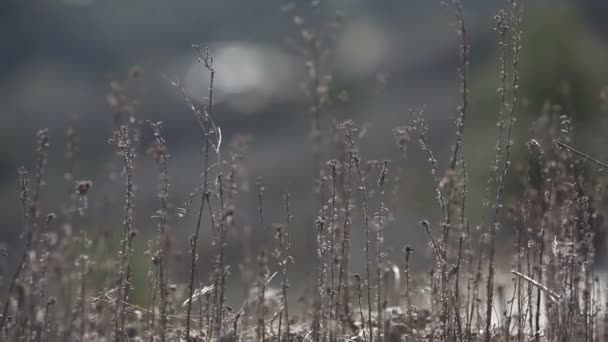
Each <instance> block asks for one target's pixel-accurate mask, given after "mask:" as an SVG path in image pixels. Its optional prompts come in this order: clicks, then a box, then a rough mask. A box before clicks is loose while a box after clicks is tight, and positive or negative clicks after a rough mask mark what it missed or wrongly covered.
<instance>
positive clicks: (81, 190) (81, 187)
mask: <svg viewBox="0 0 608 342" xmlns="http://www.w3.org/2000/svg"><path fill="white" fill-rule="evenodd" d="M91 186H93V182H91V181H90V180H79V181H77V182H76V191H77V192H78V195H80V196H85V195H86V194H87V193H88V192H89V189H91Z"/></svg>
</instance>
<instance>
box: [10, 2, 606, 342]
mask: <svg viewBox="0 0 608 342" xmlns="http://www.w3.org/2000/svg"><path fill="white" fill-rule="evenodd" d="M446 6H447V7H448V8H449V10H450V11H452V12H453V13H454V14H455V19H456V20H455V22H456V23H457V32H458V37H459V39H460V68H459V75H460V95H461V97H460V102H461V103H460V105H459V107H458V108H457V110H456V112H455V115H454V118H453V119H454V120H455V127H456V131H455V142H454V145H453V150H452V153H451V155H450V159H449V160H447V161H445V164H446V165H448V167H447V168H445V169H444V168H442V167H441V165H442V164H443V163H442V162H440V161H439V160H437V159H436V157H435V153H434V152H433V149H432V147H431V145H432V144H431V142H429V141H428V139H427V137H428V134H427V131H428V129H429V127H428V125H427V122H426V120H425V116H424V111H423V110H422V109H419V110H412V111H411V112H410V116H409V117H410V118H411V120H409V122H406V123H405V124H404V125H403V126H400V127H396V128H395V129H394V132H393V134H394V138H395V141H396V143H397V146H396V148H398V149H399V150H400V151H401V152H402V153H403V154H404V155H405V154H406V153H407V150H408V148H409V147H408V145H410V144H411V143H412V140H413V142H417V143H418V145H419V147H420V148H421V149H422V150H423V151H424V153H425V155H426V159H427V160H428V168H429V170H430V172H431V173H432V176H433V178H434V182H435V189H434V191H435V193H436V198H437V201H438V204H439V206H438V208H439V211H440V212H439V215H438V216H439V219H438V220H437V221H436V222H430V221H428V220H424V219H423V220H421V221H420V228H419V229H420V233H421V234H426V235H427V236H428V241H429V246H428V248H430V249H431V250H432V261H430V262H429V265H430V267H429V273H428V274H416V273H413V272H412V271H411V265H410V263H411V261H412V259H414V258H417V251H416V249H415V248H412V247H410V246H407V241H404V242H403V258H401V259H400V260H388V258H387V257H386V253H385V251H384V248H385V247H384V237H383V231H384V228H385V226H386V224H387V222H388V221H389V220H391V214H390V213H391V210H396V209H397V208H394V207H393V208H391V205H395V204H396V203H399V202H395V201H392V200H391V201H389V200H388V198H387V197H388V196H387V195H388V193H391V194H392V193H393V192H392V190H391V189H393V188H395V187H396V186H397V185H396V184H395V182H399V179H398V177H395V176H393V175H391V170H390V169H391V167H392V165H393V164H397V163H406V162H407V161H406V160H405V159H403V160H402V161H392V162H390V163H389V161H374V160H366V159H365V158H364V156H363V155H362V154H361V153H360V152H359V151H360V150H359V131H358V128H357V126H356V125H355V124H354V123H353V122H351V121H346V122H342V123H338V122H336V120H334V119H333V118H332V116H331V112H332V111H331V106H332V101H331V95H330V93H331V92H330V88H331V77H330V74H329V73H328V72H329V71H328V70H325V63H324V60H325V56H326V50H327V47H328V45H329V44H328V41H327V39H326V38H327V36H329V35H331V31H332V30H334V29H335V28H336V26H337V25H338V24H339V20H337V21H333V20H332V21H331V22H330V23H329V24H327V25H308V24H307V23H306V21H305V19H304V18H303V16H301V15H300V14H299V10H298V8H297V7H296V5H295V3H291V2H286V3H284V4H282V7H281V8H282V10H283V12H284V13H285V15H287V16H288V17H289V18H290V19H291V20H292V22H293V24H294V27H295V28H296V32H297V35H296V39H294V42H295V45H296V46H298V48H299V50H301V51H302V53H303V55H304V56H305V59H306V65H305V67H306V70H307V75H308V79H307V81H306V85H307V87H306V96H308V98H309V104H310V112H311V118H312V134H311V136H312V143H311V144H312V152H311V153H314V154H315V169H316V172H315V173H316V177H315V178H316V182H315V183H314V184H313V183H311V187H313V188H314V190H315V191H314V195H313V196H314V201H315V203H317V208H318V215H317V217H316V218H315V219H311V222H310V229H311V234H315V236H316V251H314V254H313V251H311V255H314V256H315V257H316V260H315V265H316V274H314V279H310V282H309V283H310V284H311V286H312V284H314V287H316V288H315V291H314V296H312V297H311V298H309V299H307V300H305V301H304V302H303V303H300V305H298V308H297V309H295V308H292V307H290V306H289V305H290V304H292V303H294V299H293V298H292V299H290V296H294V295H293V294H291V293H290V286H289V278H290V272H292V269H294V268H296V267H297V264H295V262H294V260H293V258H292V257H291V256H290V249H291V241H290V230H291V229H292V227H291V223H292V222H291V221H292V220H291V219H292V215H293V214H294V213H292V206H291V197H290V196H291V195H290V194H289V193H285V195H284V201H283V204H284V205H283V206H282V207H279V208H268V207H266V206H265V201H264V184H263V180H262V179H261V178H258V181H257V186H256V191H257V194H258V197H257V198H258V201H257V203H250V205H252V206H256V207H257V208H256V209H257V213H258V218H257V220H256V222H252V223H251V225H252V226H254V227H259V229H260V230H259V231H260V232H263V233H260V234H267V235H269V236H268V237H270V235H272V237H273V238H274V246H275V247H274V248H273V249H261V250H255V251H253V253H256V256H255V257H254V258H251V259H248V260H243V261H242V262H241V265H238V266H240V267H241V269H244V270H253V271H252V272H245V271H243V272H241V279H238V278H237V277H235V276H234V275H232V276H231V270H230V268H229V265H228V263H227V257H226V248H227V245H228V244H229V243H230V241H231V240H230V239H228V234H229V233H230V231H231V230H234V229H236V223H235V220H234V217H235V213H237V212H238V211H239V210H246V209H244V208H239V207H237V205H236V198H237V197H238V196H239V189H240V188H241V187H240V186H239V183H240V182H241V181H243V180H242V179H241V176H242V174H243V168H245V167H246V165H245V164H244V162H243V160H244V156H245V154H246V150H247V148H246V143H247V142H246V141H245V140H243V139H241V140H238V141H235V142H233V143H231V144H227V143H223V141H222V130H221V128H220V127H219V126H218V125H217V124H216V122H215V121H214V118H215V117H216V113H215V109H214V103H213V98H214V97H213V96H214V94H213V82H214V76H215V70H214V64H213V63H214V61H213V55H212V54H211V53H210V52H209V50H207V49H205V48H202V47H199V46H194V50H195V51H196V53H197V55H198V58H199V62H200V63H202V65H203V66H204V67H205V68H206V69H207V71H208V72H209V73H210V75H211V77H210V84H209V94H208V95H207V103H206V104H205V105H202V106H201V105H197V104H195V103H194V102H193V101H191V100H190V98H189V97H188V93H187V91H186V90H185V89H184V87H183V86H182V84H181V83H180V82H179V81H177V80H175V81H172V82H171V83H172V84H173V86H174V87H175V89H176V90H177V91H178V92H180V93H181V95H182V96H183V98H184V101H185V102H186V104H187V106H188V109H189V110H191V111H192V114H193V118H194V120H195V122H196V123H197V124H198V125H199V126H200V132H201V136H202V140H201V141H202V147H201V156H200V158H201V159H202V167H201V181H200V184H197V185H196V187H195V188H194V190H193V192H192V193H191V194H190V195H189V196H186V197H187V198H185V199H186V201H185V205H183V206H182V207H181V208H179V209H177V210H174V209H172V208H173V206H172V205H171V203H178V202H180V203H181V202H183V201H184V195H183V194H173V193H172V192H171V188H170V183H169V180H170V157H169V156H170V153H169V149H170V146H168V145H167V143H166V141H165V138H164V135H163V134H164V133H163V126H162V123H160V122H147V123H146V122H144V121H142V120H141V119H140V118H139V117H138V114H137V111H136V108H137V101H135V100H134V99H132V98H130V97H129V95H128V93H127V92H126V90H125V88H124V87H123V85H122V84H121V83H119V82H113V83H112V85H111V86H112V92H111V94H110V95H109V97H108V100H109V101H108V102H109V104H110V106H111V109H112V111H113V113H115V115H114V120H113V124H114V133H113V135H112V137H111V140H110V142H111V143H112V145H113V146H114V149H115V151H116V152H117V158H115V159H113V160H112V161H111V162H110V163H109V168H108V169H109V170H110V171H109V173H110V175H109V177H108V180H103V179H102V180H95V181H94V183H95V185H97V184H98V183H99V184H101V183H103V182H107V181H110V180H111V179H115V181H121V182H122V184H123V190H122V194H121V195H120V196H122V201H121V204H120V205H116V206H111V205H108V208H122V216H123V220H122V232H121V234H120V239H119V240H120V243H113V241H112V238H111V237H110V234H109V233H107V232H106V231H104V230H103V229H99V230H91V231H87V229H85V227H87V225H85V224H83V222H85V221H86V219H87V216H88V215H90V209H89V206H88V196H89V192H90V191H94V190H96V186H94V183H93V182H91V181H89V180H86V179H80V178H77V176H76V175H75V174H74V163H75V160H76V159H77V158H78V147H79V136H78V135H79V133H78V130H77V129H76V128H75V126H74V127H70V128H69V129H68V134H67V145H66V148H67V152H66V159H67V165H68V169H67V171H66V180H67V183H68V184H69V186H68V188H69V190H68V192H69V195H70V196H69V199H68V200H67V202H66V204H65V206H64V208H65V210H63V212H61V213H56V214H54V213H46V212H44V208H45V207H44V205H43V204H42V203H41V201H40V199H41V192H43V191H44V187H43V184H44V181H45V175H46V171H47V170H46V165H47V155H48V154H47V152H48V148H49V134H48V132H47V130H41V131H40V132H39V133H38V136H37V139H38V140H37V141H38V142H37V150H36V152H37V156H36V159H35V164H34V167H33V169H32V170H26V169H25V168H23V167H22V168H19V173H18V181H19V183H18V184H19V187H20V192H21V204H22V207H23V214H22V215H23V235H22V239H23V243H24V249H23V252H22V254H20V255H14V256H11V258H10V260H12V262H14V264H13V265H12V267H10V271H11V273H10V274H4V273H3V274H2V281H3V284H2V285H3V286H4V287H5V291H4V292H3V297H2V302H1V303H0V305H1V306H0V308H1V313H2V316H1V320H0V336H1V339H2V340H7V341H9V340H10V341H163V342H164V341H213V340H218V341H237V340H242V341H248V340H257V341H279V342H281V341H314V342H320V341H323V342H326V341H329V342H333V341H345V340H350V341H361V342H365V341H369V342H371V341H390V342H394V341H485V342H489V341H605V340H608V329H606V326H607V324H608V303H604V302H603V300H602V298H605V296H603V295H602V293H603V291H604V290H605V289H604V288H601V287H600V285H599V282H598V280H597V279H596V276H595V274H594V260H595V257H594V254H595V253H594V249H595V248H596V247H597V246H598V244H597V243H596V241H597V240H598V238H597V235H601V232H602V230H603V229H605V228H604V227H603V219H602V218H603V217H604V215H605V211H606V208H607V207H606V204H605V201H604V196H605V195H604V193H603V191H604V188H605V185H606V184H607V181H608V180H607V179H606V175H605V173H602V172H601V171H602V170H603V169H604V168H607V167H608V166H606V165H605V164H603V163H601V162H600V161H598V160H595V159H593V158H592V157H590V156H588V155H586V154H584V153H582V152H580V151H577V150H575V149H574V148H573V147H571V146H572V142H571V137H572V135H571V134H572V127H571V119H570V118H569V116H568V113H567V112H565V111H564V110H563V109H562V108H560V107H559V106H553V105H550V104H548V105H547V106H546V107H545V108H543V109H542V113H540V115H539V116H538V117H539V119H538V120H537V122H536V124H535V126H534V127H535V129H534V131H533V132H532V136H531V137H530V140H529V141H528V142H527V160H525V161H524V162H523V163H521V165H523V167H521V168H514V167H512V160H511V159H512V148H513V142H512V131H513V126H514V123H515V118H516V116H517V114H518V108H519V107H520V94H519V91H518V89H519V87H518V86H519V75H518V70H519V65H518V63H519V53H520V49H521V48H522V38H523V37H524V34H523V30H522V18H523V8H522V4H521V2H520V1H516V0H512V1H509V2H508V6H509V7H508V8H507V10H506V11H500V12H499V13H498V14H497V15H496V18H495V19H496V27H495V31H496V33H497V42H498V51H499V70H497V84H498V96H497V102H496V103H497V104H498V105H497V108H498V109H497V119H496V122H497V139H496V144H495V146H494V149H495V158H494V161H493V162H492V165H490V167H489V170H488V179H489V181H488V183H487V191H486V201H485V202H484V203H482V204H480V205H481V206H482V210H483V212H484V216H483V217H484V219H483V221H482V222H477V223H474V222H470V221H469V220H468V215H467V210H469V208H468V207H466V206H465V203H467V204H468V203H469V202H467V191H468V190H467V185H468V179H467V165H466V163H465V160H466V159H465V155H466V151H467V143H468V142H467V140H466V123H467V116H468V111H469V108H468V96H469V94H468V91H469V76H468V63H469V45H468V38H467V30H466V25H465V21H464V13H463V7H462V4H461V2H460V1H459V0H451V1H447V3H446ZM314 8H315V4H313V9H314ZM313 13H314V11H313ZM327 32H329V33H327ZM523 46H525V44H523ZM139 73H140V71H139V70H137V69H135V70H133V72H132V77H134V78H136V77H138V76H139ZM143 134H152V136H153V138H152V139H151V141H152V144H151V146H142V143H141V141H142V140H143V139H141V136H142V135H143ZM520 143H522V144H523V142H520ZM142 150H143V151H147V153H148V154H149V155H150V156H151V157H152V158H154V160H155V161H156V162H157V165H158V175H159V177H158V210H157V211H156V212H155V213H153V215H154V216H153V217H154V218H155V219H156V220H157V222H158V229H157V236H156V237H155V238H154V239H153V240H150V241H149V242H148V248H147V250H146V255H147V257H148V265H147V267H149V272H148V276H149V282H148V284H147V286H146V285H144V284H140V285H139V286H141V287H142V288H137V289H135V288H133V281H132V280H133V267H134V255H135V253H136V251H135V241H136V239H139V238H140V237H139V236H138V235H137V229H136V225H137V223H136V222H134V212H135V210H136V205H135V204H136V202H137V194H136V191H135V184H136V182H137V179H135V178H134V175H135V174H134V170H135V169H136V168H137V161H138V159H139V158H145V157H146V156H145V154H143V153H141V151H142ZM142 154H143V155H142ZM117 177H118V178H117ZM509 179H511V180H513V179H515V180H516V181H515V182H508V180H509ZM513 183H514V185H513V186H514V188H515V189H514V190H509V191H510V193H513V195H512V196H513V198H515V199H516V200H515V201H513V202H512V203H507V201H506V200H505V193H506V191H507V189H506V186H507V184H513ZM46 197H51V196H50V195H47V196H46ZM270 210H272V211H279V212H283V213H284V220H283V221H282V222H276V223H269V222H267V220H266V218H265V213H266V212H268V211H270ZM186 216H193V217H195V220H194V221H195V222H196V224H195V226H194V227H192V228H191V229H192V231H191V235H190V237H189V240H188V243H187V244H186V243H184V244H183V245H186V246H189V251H188V252H187V255H188V257H187V258H186V259H184V260H187V262H182V263H176V262H175V259H174V258H173V257H172V254H173V253H175V252H176V251H175V250H174V248H175V246H174V245H173V244H172V243H171V239H172V238H171V237H169V235H170V234H171V233H170V231H169V229H168V222H169V221H178V222H180V221H179V220H180V219H181V218H183V217H186ZM421 219H422V218H421ZM88 226H91V225H90V224H89V225H88ZM269 227H270V228H271V229H268V228H269ZM353 227H361V230H358V229H357V230H354V229H353ZM505 230H506V231H509V232H510V233H509V234H506V235H505V234H501V233H499V232H500V231H505ZM202 231H206V232H209V235H210V236H211V237H212V241H206V240H201V236H202V234H201V232H202ZM361 231H362V232H364V234H365V248H364V250H354V249H353V248H352V246H351V236H352V234H354V233H359V232H361ZM112 234H114V235H112V236H116V234H117V232H112ZM507 235H509V236H512V242H510V243H511V244H512V253H511V258H512V260H511V270H512V271H511V275H512V278H511V280H510V281H509V285H508V286H504V284H503V283H500V284H498V283H497V282H496V279H497V266H496V259H497V238H498V237H501V238H502V237H503V236H507ZM205 236H206V234H205ZM175 238H179V237H175ZM501 244H502V245H505V243H504V242H503V243H501ZM178 245H179V244H178ZM202 249H207V250H211V251H213V254H214V257H213V258H212V259H211V260H202V259H199V258H198V253H199V252H200V251H201V250H202ZM108 250H111V251H112V252H110V253H108V252H107V251H108ZM18 251H19V249H18V248H11V250H10V251H8V252H10V253H11V254H12V253H18ZM104 251H106V252H105V253H104ZM139 253H141V251H139ZM358 253H362V254H364V255H365V260H366V264H365V265H364V269H365V271H364V273H363V274H354V273H353V272H352V265H351V262H352V260H351V256H352V255H353V254H358ZM234 266H237V265H234ZM234 266H233V267H234ZM178 267H179V268H184V269H187V270H189V277H188V278H187V279H181V278H180V277H176V276H175V274H176V272H173V271H172V270H175V268H178ZM203 268H209V269H211V270H212V271H211V272H209V274H208V278H205V277H203V276H202V274H203V273H202V272H201V270H202V269H203ZM228 282H242V284H243V287H244V288H245V289H246V293H247V295H246V299H245V301H244V302H243V303H242V305H241V306H240V307H230V306H228V305H227V298H226V297H227V291H226V286H227V283H228ZM94 284H97V285H99V284H103V287H104V290H103V291H97V290H95V288H96V287H95V286H93V285H94ZM272 284H278V287H277V286H276V285H272ZM135 291H138V292H145V293H147V295H148V297H149V301H148V303H147V304H146V305H141V306H139V305H136V304H134V302H133V301H132V296H133V293H134V292H135Z"/></svg>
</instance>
